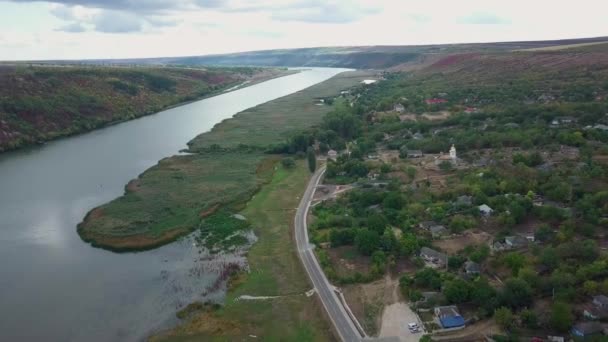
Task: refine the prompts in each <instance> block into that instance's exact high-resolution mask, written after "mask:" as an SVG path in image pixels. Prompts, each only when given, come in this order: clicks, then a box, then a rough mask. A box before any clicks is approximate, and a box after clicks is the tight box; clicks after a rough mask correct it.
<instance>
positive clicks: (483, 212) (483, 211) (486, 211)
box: [479, 204, 494, 217]
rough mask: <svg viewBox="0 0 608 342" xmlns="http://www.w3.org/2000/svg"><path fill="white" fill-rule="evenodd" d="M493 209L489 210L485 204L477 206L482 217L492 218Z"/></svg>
mask: <svg viewBox="0 0 608 342" xmlns="http://www.w3.org/2000/svg"><path fill="white" fill-rule="evenodd" d="M493 212H494V209H492V208H490V207H489V206H488V205H487V204H482V205H480V206H479V213H480V214H481V215H483V216H486V217H488V216H492V213H493Z"/></svg>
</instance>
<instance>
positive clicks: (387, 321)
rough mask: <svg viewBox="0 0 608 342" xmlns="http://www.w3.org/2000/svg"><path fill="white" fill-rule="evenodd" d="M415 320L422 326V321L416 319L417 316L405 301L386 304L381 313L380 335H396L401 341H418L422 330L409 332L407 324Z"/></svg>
mask: <svg viewBox="0 0 608 342" xmlns="http://www.w3.org/2000/svg"><path fill="white" fill-rule="evenodd" d="M411 322H415V323H418V325H419V326H420V327H421V328H422V323H421V322H420V321H418V316H417V315H416V314H415V313H414V312H413V311H412V310H411V309H410V307H409V306H408V305H407V304H405V303H394V304H391V305H387V306H386V307H385V308H384V312H383V313H382V327H381V328H380V337H395V336H396V337H398V338H399V341H401V342H418V341H419V340H420V338H421V337H422V335H424V332H423V331H420V332H419V333H415V334H413V333H411V332H410V331H409V330H408V328H407V324H408V323H411Z"/></svg>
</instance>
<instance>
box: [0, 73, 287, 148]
mask: <svg viewBox="0 0 608 342" xmlns="http://www.w3.org/2000/svg"><path fill="white" fill-rule="evenodd" d="M257 71H260V70H259V69H252V68H207V69H180V68H159V67H143V68H142V67H139V68H131V67H91V66H88V67H85V66H80V67H73V66H54V67H49V66H46V67H38V66H37V67H31V66H29V67H28V66H9V65H5V66H1V65H0V152H1V151H6V150H10V149H14V148H18V147H20V146H24V145H28V144H32V143H36V142H44V141H48V140H51V139H54V138H57V137H61V136H66V135H71V134H75V133H81V132H86V131H90V130H92V129H95V128H97V127H101V126H104V125H107V124H109V123H113V122H120V121H125V120H129V119H133V118H136V117H139V116H143V115H146V114H151V113H155V112H157V111H159V110H162V109H164V108H167V107H169V106H172V105H175V104H179V103H182V102H185V101H189V100H194V99H197V98H201V97H204V96H208V95H211V94H214V93H216V92H218V91H221V90H223V89H226V88H227V87H230V86H233V85H235V84H238V83H240V82H243V81H244V80H245V79H247V78H249V77H250V76H251V75H252V74H253V73H255V72H257ZM266 72H271V71H266ZM274 72H277V70H275V71H274Z"/></svg>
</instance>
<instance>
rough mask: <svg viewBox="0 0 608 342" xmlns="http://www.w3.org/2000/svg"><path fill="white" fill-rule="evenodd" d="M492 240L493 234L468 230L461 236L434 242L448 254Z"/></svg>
mask: <svg viewBox="0 0 608 342" xmlns="http://www.w3.org/2000/svg"><path fill="white" fill-rule="evenodd" d="M491 240H492V235H490V234H488V233H486V232H482V231H467V232H465V233H463V234H462V235H460V236H457V237H454V238H451V239H442V240H437V241H434V242H433V244H434V245H435V246H437V247H439V248H440V249H441V250H442V251H444V252H446V253H448V254H456V253H458V252H459V251H461V250H463V249H464V248H465V247H466V246H469V245H481V244H487V243H489V242H490V241H491Z"/></svg>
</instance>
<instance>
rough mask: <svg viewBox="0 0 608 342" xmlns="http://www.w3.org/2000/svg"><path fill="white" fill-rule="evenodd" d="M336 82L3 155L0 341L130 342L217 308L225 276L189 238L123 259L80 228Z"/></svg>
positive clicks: (284, 87) (232, 100)
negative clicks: (268, 114)
mask: <svg viewBox="0 0 608 342" xmlns="http://www.w3.org/2000/svg"><path fill="white" fill-rule="evenodd" d="M340 71H342V70H340V69H328V68H316V69H313V70H308V71H304V72H302V73H299V74H295V75H290V76H286V77H282V78H279V79H275V80H271V81H268V82H265V83H261V84H257V85H254V86H251V87H248V88H244V89H240V90H237V91H234V92H230V93H227V94H222V95H220V96H216V97H213V98H209V99H205V100H202V101H198V102H194V103H191V104H188V105H186V106H182V107H177V108H173V109H170V110H167V111H164V112H161V113H158V114H155V115H152V116H148V117H144V118H140V119H137V120H133V121H130V122H126V123H123V124H120V125H116V126H112V127H108V128H106V129H102V130H98V131H95V132H91V133H88V134H84V135H80V136H77V137H72V138H68V139H62V140H60V141H56V142H52V143H49V144H47V145H45V146H43V147H40V148H33V149H29V150H22V151H18V152H13V153H6V154H3V155H2V156H0V262H1V264H0V304H1V305H0V310H1V312H0V340H4V341H10V340H47V341H84V340H86V341H120V340H122V341H132V340H137V339H141V338H143V337H145V336H146V335H147V334H148V333H149V332H150V330H152V329H158V328H160V327H163V326H166V325H168V324H171V323H172V322H173V320H174V319H175V318H174V317H175V311H176V310H177V309H179V308H181V307H182V306H184V305H185V304H187V303H189V302H191V301H193V300H201V299H220V298H221V296H222V292H221V291H215V292H214V291H211V292H210V293H206V292H209V291H208V289H209V286H210V285H212V284H214V282H215V281H216V279H217V275H218V272H215V271H214V269H216V270H220V269H221V266H218V265H216V264H213V263H215V262H217V260H215V259H214V260H210V259H209V258H207V257H206V255H205V253H204V252H201V250H200V248H199V247H197V246H195V244H194V241H193V240H192V239H191V238H186V239H182V240H180V241H177V242H175V243H172V244H170V245H167V246H164V247H161V248H158V249H156V250H152V251H148V252H141V253H129V254H116V253H111V252H108V251H104V250H100V249H96V248H92V247H90V246H89V245H87V244H85V243H83V242H82V241H81V240H80V238H79V237H78V235H77V234H76V224H77V223H78V222H80V221H81V219H82V218H83V216H84V214H85V213H86V212H87V211H88V210H90V209H91V208H92V207H95V206H97V205H99V204H101V203H104V202H106V201H109V200H111V199H113V198H115V197H117V196H118V195H120V194H121V193H122V192H123V188H124V185H125V184H126V183H127V182H128V181H129V180H130V179H132V178H134V177H136V176H137V175H138V174H140V173H141V172H143V171H144V170H145V169H146V168H148V167H150V166H152V165H154V164H156V162H157V161H158V160H159V159H161V158H163V157H166V156H170V155H172V154H175V153H177V151H179V150H180V149H182V148H184V147H185V144H186V142H187V141H188V140H190V139H191V138H193V137H194V136H195V135H197V134H198V133H201V132H204V131H207V130H209V129H210V128H211V127H213V125H214V124H216V123H218V122H219V121H221V120H223V119H225V118H228V117H231V116H233V115H234V114H236V113H237V112H239V111H242V110H244V109H246V108H250V107H253V106H255V105H258V104H261V103H264V102H267V101H270V100H273V99H276V98H278V97H281V96H284V95H287V94H290V93H293V92H295V91H298V90H301V89H304V88H306V87H308V86H310V85H313V84H316V83H319V82H321V81H324V80H326V79H328V78H329V77H331V76H333V75H335V74H337V73H339V72H340ZM224 258H234V260H235V262H243V260H242V259H239V257H238V256H229V255H227V256H224ZM205 293H206V297H205V298H203V296H202V294H205Z"/></svg>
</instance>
